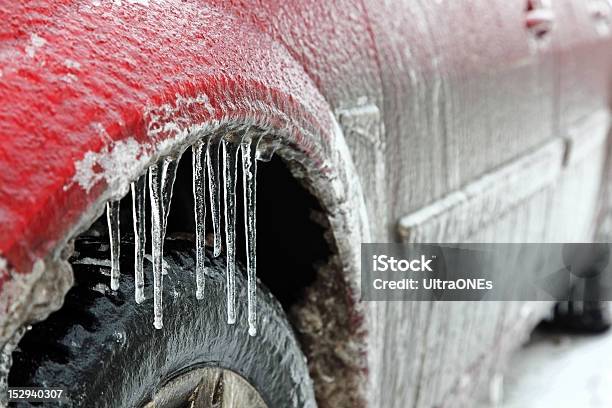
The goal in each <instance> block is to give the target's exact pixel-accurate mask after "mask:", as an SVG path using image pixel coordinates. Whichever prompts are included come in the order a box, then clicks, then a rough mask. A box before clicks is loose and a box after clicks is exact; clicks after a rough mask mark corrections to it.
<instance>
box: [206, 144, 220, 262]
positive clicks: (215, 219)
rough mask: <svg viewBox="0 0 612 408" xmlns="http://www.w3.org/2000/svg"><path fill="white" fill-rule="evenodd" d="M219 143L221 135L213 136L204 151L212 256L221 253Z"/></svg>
mask: <svg viewBox="0 0 612 408" xmlns="http://www.w3.org/2000/svg"><path fill="white" fill-rule="evenodd" d="M220 145H221V137H218V136H214V137H213V138H212V139H211V140H210V141H209V143H208V150H207V152H206V159H207V167H208V192H209V195H210V213H211V218H212V224H213V234H214V243H213V256H214V257H217V256H219V255H220V254H221V226H220V224H221V222H220V216H219V212H220V210H219V208H220V207H221V197H220V195H219V179H220V177H219V146H220Z"/></svg>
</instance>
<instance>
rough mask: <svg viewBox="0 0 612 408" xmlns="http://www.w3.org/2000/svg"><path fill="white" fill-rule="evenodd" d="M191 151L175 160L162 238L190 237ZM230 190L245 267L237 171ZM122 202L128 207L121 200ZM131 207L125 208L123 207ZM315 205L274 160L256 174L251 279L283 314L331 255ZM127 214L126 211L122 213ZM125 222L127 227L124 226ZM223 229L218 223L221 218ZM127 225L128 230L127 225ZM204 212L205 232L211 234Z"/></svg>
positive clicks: (192, 225)
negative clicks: (253, 275)
mask: <svg viewBox="0 0 612 408" xmlns="http://www.w3.org/2000/svg"><path fill="white" fill-rule="evenodd" d="M191 180H192V167H191V149H188V150H187V151H186V152H185V153H184V154H183V157H182V158H181V162H180V164H179V170H178V174H177V179H176V183H175V187H174V196H173V199H172V205H171V209H170V214H169V220H168V231H167V232H168V234H176V233H185V232H187V233H189V234H194V233H195V222H194V217H193V205H194V204H193V194H192V186H191V182H192V181H191ZM237 180H238V181H239V182H238V183H237V185H236V196H237V199H236V205H237V208H236V214H237V222H236V237H237V239H236V248H237V259H238V261H239V262H241V263H243V264H246V250H245V248H244V242H245V240H244V234H245V232H244V222H243V219H244V218H243V211H244V208H243V200H242V199H241V197H242V183H241V182H240V181H241V180H242V175H241V171H240V169H239V174H238V177H237ZM125 201H129V199H128V200H125ZM129 205H131V204H129ZM322 211H323V210H322V209H321V205H320V204H319V202H318V201H317V199H316V198H315V197H314V196H313V195H312V194H311V193H310V192H309V191H308V190H307V189H306V188H304V186H302V184H301V183H300V182H299V180H297V179H296V178H294V177H293V175H292V174H291V171H290V170H289V167H288V166H287V164H286V163H285V162H284V161H283V160H282V159H281V158H280V157H279V156H277V155H275V156H273V158H272V160H271V161H270V162H267V163H264V162H259V164H258V169H257V210H256V216H257V276H258V278H259V279H260V280H261V281H262V282H263V284H264V285H265V286H267V287H268V289H269V290H270V291H271V292H272V294H273V295H274V296H275V297H276V299H277V300H278V301H279V302H280V303H281V304H282V305H283V308H284V309H285V311H289V310H290V309H291V307H292V306H293V305H295V304H296V303H297V302H299V301H300V300H301V299H302V295H303V291H304V289H305V288H306V287H308V286H310V285H311V284H312V283H313V282H314V281H315V279H316V275H317V267H318V266H320V265H322V264H323V263H325V262H327V260H328V259H329V257H330V255H331V250H330V246H329V245H328V242H327V241H326V239H325V233H326V230H327V227H326V226H325V225H324V221H323V220H324V217H322V216H321V214H322ZM126 212H127V214H131V210H130V209H129V208H127V209H126V211H124V213H126ZM127 222H129V221H127ZM221 222H222V225H223V217H222V220H221ZM128 225H130V224H129V223H128ZM210 226H211V220H210V211H208V214H207V231H211V227H210Z"/></svg>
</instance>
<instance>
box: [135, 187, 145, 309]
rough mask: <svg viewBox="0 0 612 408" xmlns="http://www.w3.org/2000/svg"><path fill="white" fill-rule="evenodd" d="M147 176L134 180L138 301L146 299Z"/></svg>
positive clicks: (136, 293) (136, 295) (136, 291)
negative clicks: (144, 267)
mask: <svg viewBox="0 0 612 408" xmlns="http://www.w3.org/2000/svg"><path fill="white" fill-rule="evenodd" d="M146 183H147V176H146V175H142V176H140V178H139V179H138V180H136V181H133V182H132V219H133V221H134V222H133V224H134V289H135V298H136V303H142V302H143V301H144V270H143V262H144V251H145V244H146V239H147V237H146V222H145V193H146Z"/></svg>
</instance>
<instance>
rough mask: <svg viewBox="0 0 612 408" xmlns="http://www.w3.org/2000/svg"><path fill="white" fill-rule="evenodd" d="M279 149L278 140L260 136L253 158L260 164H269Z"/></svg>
mask: <svg viewBox="0 0 612 408" xmlns="http://www.w3.org/2000/svg"><path fill="white" fill-rule="evenodd" d="M279 147H280V139H279V138H276V137H270V136H261V137H260V138H259V142H258V144H257V153H256V154H255V157H256V158H257V160H259V161H262V162H269V161H270V160H272V156H274V153H275V152H276V150H278V148H279Z"/></svg>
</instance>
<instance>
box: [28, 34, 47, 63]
mask: <svg viewBox="0 0 612 408" xmlns="http://www.w3.org/2000/svg"><path fill="white" fill-rule="evenodd" d="M46 43H47V40H45V39H44V38H42V37H40V36H39V35H37V34H36V33H32V34H31V35H30V44H29V45H28V46H26V48H25V52H26V54H28V57H30V58H34V55H35V54H36V50H38V49H39V48H41V47H42V46H43V45H45V44H46Z"/></svg>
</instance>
